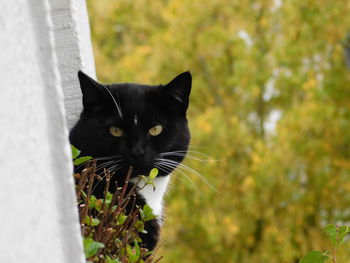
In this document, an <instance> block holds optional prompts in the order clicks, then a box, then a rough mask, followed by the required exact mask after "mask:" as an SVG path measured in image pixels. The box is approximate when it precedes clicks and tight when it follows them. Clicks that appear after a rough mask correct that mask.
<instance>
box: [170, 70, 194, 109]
mask: <svg viewBox="0 0 350 263" xmlns="http://www.w3.org/2000/svg"><path fill="white" fill-rule="evenodd" d="M191 86H192V76H191V73H190V72H189V71H186V72H184V73H181V74H180V75H178V76H177V77H175V78H174V79H173V80H172V81H170V82H169V83H168V84H166V85H165V86H164V88H165V89H166V92H167V93H168V94H169V95H170V96H171V98H172V99H175V101H177V102H178V103H180V104H181V105H182V106H183V110H184V112H183V113H186V110H187V108H188V103H189V97H190V93H191Z"/></svg>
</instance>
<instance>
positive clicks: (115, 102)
mask: <svg viewBox="0 0 350 263" xmlns="http://www.w3.org/2000/svg"><path fill="white" fill-rule="evenodd" d="M102 86H103V87H104V88H105V89H106V90H107V91H108V93H109V95H110V96H111V98H112V99H113V102H114V104H115V106H116V108H117V111H118V114H119V117H120V118H122V119H123V113H122V111H121V110H120V107H119V105H118V103H117V101H116V100H115V98H114V96H113V94H112V93H111V92H110V91H109V89H108V88H107V86H106V85H102Z"/></svg>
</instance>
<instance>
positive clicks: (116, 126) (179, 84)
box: [70, 72, 192, 176]
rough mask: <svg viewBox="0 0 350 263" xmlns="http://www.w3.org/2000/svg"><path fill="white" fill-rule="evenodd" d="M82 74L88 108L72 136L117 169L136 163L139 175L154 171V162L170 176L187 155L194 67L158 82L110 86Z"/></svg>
mask: <svg viewBox="0 0 350 263" xmlns="http://www.w3.org/2000/svg"><path fill="white" fill-rule="evenodd" d="M78 76H79V81H80V86H81V90H82V93H83V107H84V109H83V111H82V113H81V116H80V119H79V121H78V122H77V124H76V125H75V126H74V128H73V129H72V131H71V132H70V141H71V144H72V145H74V146H76V147H77V148H78V149H80V150H81V151H82V154H83V155H90V156H93V157H95V158H97V159H98V160H100V161H99V162H98V163H100V164H101V163H103V165H106V166H105V167H106V168H110V169H111V170H112V171H115V172H116V174H125V173H126V172H127V170H128V168H129V167H130V166H132V167H133V176H136V175H140V174H142V175H148V173H149V172H150V170H151V169H152V168H154V167H157V168H159V175H160V176H162V175H166V174H168V173H169V172H171V171H172V170H173V169H174V168H175V167H176V165H177V163H179V162H181V161H182V160H183V158H184V156H185V154H186V152H187V148H188V144H189V141H190V132H189V129H188V126H187V119H186V111H187V107H188V104H189V95H190V91H191V82H192V77H191V74H190V73H189V72H184V73H182V74H180V75H178V76H177V77H176V78H174V79H173V80H172V81H170V82H169V83H168V84H166V85H157V86H149V85H139V84H111V85H105V84H101V83H98V82H96V81H95V80H93V79H91V78H90V77H89V76H87V75H86V74H84V73H83V72H79V73H78ZM107 162H109V163H107ZM100 167H103V166H100Z"/></svg>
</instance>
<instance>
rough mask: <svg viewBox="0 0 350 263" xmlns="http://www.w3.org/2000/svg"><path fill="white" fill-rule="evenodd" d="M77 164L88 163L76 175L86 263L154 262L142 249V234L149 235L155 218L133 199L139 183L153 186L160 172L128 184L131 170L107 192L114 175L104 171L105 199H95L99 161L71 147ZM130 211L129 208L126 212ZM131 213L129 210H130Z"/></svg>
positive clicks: (150, 255)
mask: <svg viewBox="0 0 350 263" xmlns="http://www.w3.org/2000/svg"><path fill="white" fill-rule="evenodd" d="M72 151H73V159H74V164H75V165H82V164H84V163H85V167H84V169H83V170H82V171H81V172H80V173H76V174H74V177H75V181H76V195H77V200H78V208H79V217H80V225H81V231H82V235H83V243H84V250H85V256H86V260H87V263H129V262H130V263H151V262H154V263H155V262H159V260H160V259H161V258H158V259H157V260H155V257H154V253H153V252H152V251H148V250H147V249H146V248H143V247H142V246H141V244H142V240H141V238H140V234H141V233H146V230H145V229H144V226H145V223H146V222H147V221H149V220H152V219H154V218H155V217H156V216H155V215H153V212H152V209H151V208H150V207H149V206H148V205H145V206H143V207H138V206H136V205H135V204H134V203H133V201H134V198H133V197H134V196H135V193H136V190H137V187H138V186H137V185H138V183H140V182H141V180H142V181H144V186H146V185H147V184H152V185H154V183H153V180H154V178H155V177H156V176H157V173H158V171H157V170H156V169H153V170H152V171H151V173H150V175H149V176H148V177H145V176H141V177H140V178H139V182H138V183H137V184H134V185H129V183H128V182H129V180H130V176H131V171H132V168H131V167H130V169H129V171H128V174H127V176H126V180H125V184H124V185H123V186H120V187H118V186H116V189H117V190H116V191H115V192H114V193H110V192H109V191H108V189H109V186H110V183H111V177H112V175H113V174H112V173H111V172H109V171H108V170H106V169H105V170H104V175H103V177H102V178H104V180H105V182H106V183H105V187H104V197H103V198H101V199H98V198H96V197H95V196H94V195H93V194H92V193H93V187H94V185H95V184H96V183H98V182H99V181H101V180H102V178H101V177H100V176H98V175H96V161H95V160H93V159H92V158H91V157H87V158H85V157H79V158H78V156H79V154H80V151H79V150H77V149H76V148H75V147H74V146H72ZM127 208H129V209H127ZM127 210H128V211H127Z"/></svg>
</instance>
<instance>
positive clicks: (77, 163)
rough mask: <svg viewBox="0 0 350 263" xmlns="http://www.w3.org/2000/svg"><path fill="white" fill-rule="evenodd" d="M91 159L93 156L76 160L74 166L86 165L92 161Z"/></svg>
mask: <svg viewBox="0 0 350 263" xmlns="http://www.w3.org/2000/svg"><path fill="white" fill-rule="evenodd" d="M91 159H92V157H91V156H83V157H79V158H77V159H75V160H74V165H80V164H82V163H85V162H86V161H88V160H91Z"/></svg>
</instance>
